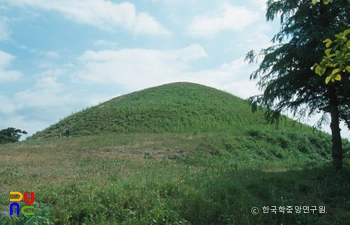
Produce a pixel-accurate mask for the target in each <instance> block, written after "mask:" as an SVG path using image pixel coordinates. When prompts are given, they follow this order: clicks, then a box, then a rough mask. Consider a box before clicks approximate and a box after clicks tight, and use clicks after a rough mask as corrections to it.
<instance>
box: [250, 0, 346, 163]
mask: <svg viewBox="0 0 350 225" xmlns="http://www.w3.org/2000/svg"><path fill="white" fill-rule="evenodd" d="M327 2H328V1H327ZM349 12H350V5H349V1H348V0H337V1H332V2H331V3H329V4H328V5H327V6H325V5H324V4H316V5H315V6H313V5H312V2H311V1H291V0H280V1H275V0H269V1H268V2H267V12H266V18H267V20H268V21H269V20H274V19H276V18H278V17H279V18H280V20H281V30H280V32H278V33H277V34H276V35H275V36H274V37H273V39H272V41H273V43H274V44H275V45H273V46H271V47H269V48H266V49H263V50H261V51H260V52H255V51H251V52H249V53H248V54H247V56H246V59H247V60H249V62H255V61H257V60H258V59H260V57H261V56H263V59H262V62H261V63H260V65H259V68H258V69H257V70H256V71H254V72H253V73H252V74H251V79H259V81H258V85H259V87H260V88H261V89H262V90H263V91H264V92H263V94H262V95H258V96H253V97H251V98H250V102H252V103H253V107H255V106H256V105H260V106H263V107H266V108H267V109H268V111H267V118H268V119H269V120H270V121H273V120H275V119H278V117H279V115H280V113H281V112H283V111H292V112H293V116H295V117H304V116H310V115H313V114H314V113H316V112H323V113H324V116H326V114H327V113H330V115H331V130H332V156H333V167H334V169H336V170H339V169H341V168H342V158H343V154H342V143H341V136H340V129H339V120H346V118H345V117H343V115H345V113H339V108H340V110H346V108H342V107H340V106H342V105H343V104H345V102H346V103H348V102H349V99H348V97H349V96H350V95H349V90H350V89H349V88H348V84H347V83H346V84H344V85H338V86H337V87H335V86H334V85H328V86H327V85H326V84H325V82H324V79H323V78H321V77H319V76H315V73H314V72H313V71H312V70H310V68H311V67H312V66H313V65H314V64H315V62H320V61H321V59H322V57H323V55H324V48H323V40H325V39H326V38H328V37H330V36H333V35H334V34H335V33H337V32H339V31H342V30H344V29H346V28H347V27H348V24H347V23H346V22H345V23H344V21H350V13H349ZM324 116H323V117H322V119H323V118H324ZM322 119H321V120H320V122H322V121H324V120H322Z"/></svg>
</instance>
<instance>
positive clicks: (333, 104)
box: [329, 84, 343, 170]
mask: <svg viewBox="0 0 350 225" xmlns="http://www.w3.org/2000/svg"><path fill="white" fill-rule="evenodd" d="M329 94H330V96H329V97H330V98H329V109H330V113H331V131H332V157H333V168H334V169H335V170H340V169H341V168H342V167H343V149H342V148H343V147H342V141H341V135H340V128H339V110H338V100H337V95H336V91H335V86H334V85H333V84H331V85H330V87H329Z"/></svg>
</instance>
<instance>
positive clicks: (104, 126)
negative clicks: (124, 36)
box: [33, 82, 291, 139]
mask: <svg viewBox="0 0 350 225" xmlns="http://www.w3.org/2000/svg"><path fill="white" fill-rule="evenodd" d="M289 122H291V120H289ZM260 124H263V125H265V124H266V121H265V120H264V117H263V115H262V114H261V113H255V114H252V113H251V109H250V107H249V105H248V104H247V103H246V102H245V101H244V100H242V99H240V98H238V97H235V96H233V95H231V94H229V93H226V92H223V91H220V90H217V89H214V88H210V87H207V86H203V85H199V84H193V83H182V82H180V83H171V84H166V85H162V86H158V87H153V88H149V89H145V90H142V91H138V92H134V93H131V94H127V95H124V96H120V97H117V98H114V99H112V100H109V101H107V102H104V103H102V104H100V105H97V106H94V107H90V108H88V109H85V110H83V111H80V112H78V113H75V114H73V115H70V116H68V117H67V118H65V119H63V120H61V121H59V122H58V123H56V124H54V125H52V126H50V127H49V128H47V129H45V130H43V131H42V132H38V133H37V134H35V135H34V136H33V138H35V139H40V138H47V137H57V135H58V134H59V133H60V132H61V133H62V132H65V130H70V134H71V135H76V136H84V135H92V134H93V135H95V134H101V133H111V132H115V133H137V132H139V133H145V132H147V133H163V132H172V133H183V132H207V131H224V130H230V131H237V132H241V130H242V129H243V128H246V127H247V126H252V127H253V126H257V125H258V126H259V125H260Z"/></svg>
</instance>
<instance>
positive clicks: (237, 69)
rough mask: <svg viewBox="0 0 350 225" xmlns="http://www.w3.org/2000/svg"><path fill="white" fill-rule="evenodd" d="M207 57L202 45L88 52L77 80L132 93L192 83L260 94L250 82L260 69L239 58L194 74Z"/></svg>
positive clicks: (236, 91)
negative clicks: (197, 63) (196, 64)
mask: <svg viewBox="0 0 350 225" xmlns="http://www.w3.org/2000/svg"><path fill="white" fill-rule="evenodd" d="M206 57H207V54H206V52H205V50H204V49H203V48H202V47H201V46H200V45H198V44H193V45H190V46H188V47H185V48H181V49H177V50H172V51H170V50H168V51H160V50H147V49H122V50H118V51H99V52H95V51H86V52H85V53H84V54H83V55H82V56H81V57H79V60H80V61H81V63H82V68H81V70H80V71H78V72H76V73H75V74H74V79H75V81H76V82H81V80H85V81H88V82H92V83H114V84H117V85H122V86H124V87H125V88H126V89H127V90H130V91H136V90H140V89H143V88H147V87H150V86H156V85H160V84H165V83H170V82H176V81H188V82H194V83H201V84H204V85H208V86H211V87H215V88H218V89H220V90H226V91H229V92H230V93H233V94H235V95H237V96H239V97H242V98H247V97H249V96H252V95H255V94H258V89H257V87H256V86H255V82H253V81H249V75H250V73H251V72H252V71H253V70H254V69H255V67H256V65H249V64H248V63H246V62H244V59H243V58H239V59H236V60H233V61H232V62H230V63H226V64H223V65H221V66H219V67H218V68H214V69H206V70H199V71H193V69H192V67H191V64H190V63H191V62H192V61H195V60H200V59H205V58H206Z"/></svg>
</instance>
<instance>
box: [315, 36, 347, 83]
mask: <svg viewBox="0 0 350 225" xmlns="http://www.w3.org/2000/svg"><path fill="white" fill-rule="evenodd" d="M349 34H350V29H347V30H345V31H344V32H340V33H339V34H336V35H335V37H336V39H335V40H333V41H332V40H331V39H326V40H325V41H324V43H325V45H326V50H325V56H324V57H323V58H322V61H321V62H320V64H317V63H316V64H315V65H314V68H315V73H316V74H318V75H320V76H322V75H323V74H324V73H325V72H326V71H327V68H332V71H330V74H329V75H328V76H327V77H326V81H325V82H326V84H328V83H329V81H332V82H334V81H340V80H341V79H342V77H343V76H344V75H347V78H346V79H348V74H349V73H350V38H348V35H349ZM342 74H343V75H342Z"/></svg>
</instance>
